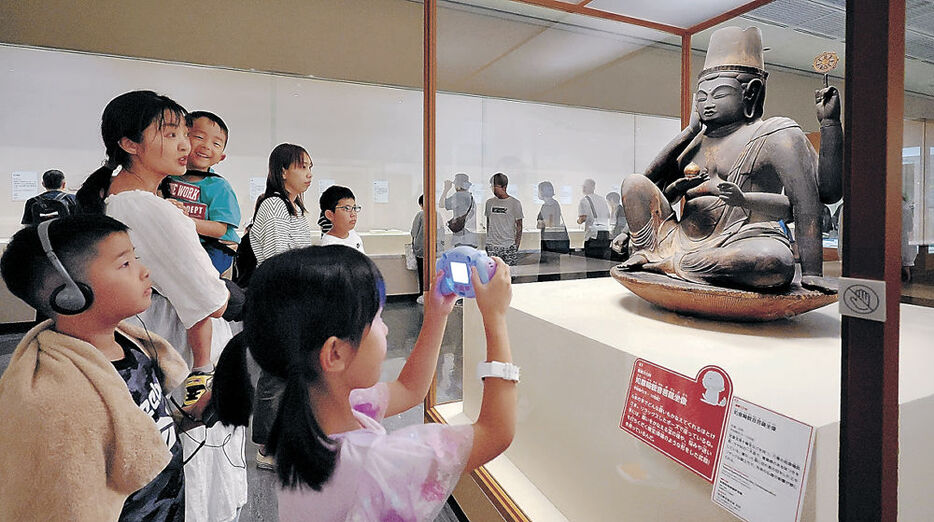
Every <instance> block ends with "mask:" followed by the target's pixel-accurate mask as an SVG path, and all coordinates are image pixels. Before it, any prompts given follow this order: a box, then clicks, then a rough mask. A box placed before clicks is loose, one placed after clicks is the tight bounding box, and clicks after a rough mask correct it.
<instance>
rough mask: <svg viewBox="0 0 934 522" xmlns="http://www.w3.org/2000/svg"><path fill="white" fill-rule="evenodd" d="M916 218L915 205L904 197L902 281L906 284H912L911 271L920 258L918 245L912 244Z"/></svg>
mask: <svg viewBox="0 0 934 522" xmlns="http://www.w3.org/2000/svg"><path fill="white" fill-rule="evenodd" d="M914 217H915V214H914V205H912V204H911V203H909V202H908V198H906V197H905V196H902V281H904V282H905V284H911V269H912V268H914V266H915V258H916V257H918V245H912V244H911V236H912V232H914V221H915V219H914Z"/></svg>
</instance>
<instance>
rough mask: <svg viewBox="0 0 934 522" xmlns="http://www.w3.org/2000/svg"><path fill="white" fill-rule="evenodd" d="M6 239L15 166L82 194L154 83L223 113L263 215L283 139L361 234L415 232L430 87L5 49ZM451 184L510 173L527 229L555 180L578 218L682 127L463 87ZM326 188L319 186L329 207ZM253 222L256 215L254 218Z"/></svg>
mask: <svg viewBox="0 0 934 522" xmlns="http://www.w3.org/2000/svg"><path fill="white" fill-rule="evenodd" d="M0 67H2V69H3V70H4V72H5V74H3V75H2V77H0V98H2V99H4V100H5V101H6V102H7V103H6V104H5V105H6V110H5V114H4V116H3V118H2V119H0V173H2V174H3V176H4V177H5V178H6V179H5V181H4V182H3V183H0V201H3V204H2V205H0V237H4V236H9V235H10V234H12V233H13V232H14V231H15V230H16V229H17V228H18V227H19V220H20V217H21V214H22V207H23V203H22V202H19V201H16V202H14V201H12V198H11V182H10V181H9V180H10V178H11V173H12V172H14V171H32V172H36V173H38V174H39V175H41V173H42V172H43V171H45V170H47V169H49V168H58V169H60V170H62V171H63V172H65V174H66V177H67V183H68V184H69V187H70V188H72V189H76V188H77V187H78V186H79V185H80V183H81V182H82V181H83V179H84V178H85V177H86V176H87V175H88V173H90V172H91V171H93V170H94V169H96V168H97V167H98V166H99V165H100V164H101V162H102V161H103V159H104V152H103V145H102V143H101V138H100V116H101V112H102V111H103V107H104V106H105V105H106V104H107V102H108V101H110V100H111V99H112V98H113V97H114V96H116V95H118V94H120V93H122V92H126V91H128V90H132V89H151V90H155V91H157V92H160V93H164V94H166V95H168V96H170V97H172V98H173V99H175V100H177V101H178V102H179V103H181V104H182V105H183V106H185V107H186V108H188V109H189V110H210V111H212V112H216V113H217V114H219V115H221V117H223V118H224V119H225V120H226V122H227V124H228V126H229V127H230V130H231V134H230V140H229V143H228V148H227V153H228V157H227V159H225V160H224V161H223V162H222V163H220V164H219V165H218V166H217V167H216V170H217V171H218V172H219V173H221V174H222V175H224V176H225V177H226V178H227V179H229V180H230V182H231V184H232V185H233V187H234V190H235V191H236V192H237V195H238V198H239V200H240V204H241V211H242V213H243V215H244V220H247V219H249V216H251V215H252V202H251V201H250V198H249V179H250V177H265V175H266V168H267V167H266V165H267V158H268V154H269V151H270V150H272V148H273V147H274V146H275V145H276V144H278V143H281V142H291V143H297V144H300V145H303V146H305V147H306V148H307V149H308V150H309V152H310V153H311V156H312V159H313V160H314V163H315V167H314V170H313V174H314V176H315V178H316V179H319V180H320V179H333V180H335V181H336V182H337V183H339V184H344V185H347V186H349V187H351V188H352V189H353V190H354V191H355V193H356V194H357V199H358V202H359V203H360V204H362V205H363V206H364V211H363V213H362V215H361V216H360V220H359V221H358V225H357V227H358V229H360V230H361V231H367V230H370V229H401V230H408V228H409V226H410V224H411V219H412V216H413V215H414V213H415V212H416V210H417V204H416V199H417V197H418V195H419V194H420V193H421V183H422V181H421V175H422V100H421V98H422V97H421V93H420V92H419V91H416V90H410V89H402V88H394V87H381V86H374V85H364V84H352V83H342V82H333V81H324V80H315V79H309V78H297V77H291V76H277V75H270V74H264V73H252V72H242V71H232V70H226V69H216V68H208V67H196V66H189V65H178V64H169V63H161V62H151V61H145V60H137V59H126V58H114V57H105V56H98V55H90V54H80V53H72V52H62V51H50V50H40V49H34V48H24V47H14V46H3V45H0ZM437 106H438V118H437V122H438V123H437V125H438V127H437V158H438V160H437V161H438V173H437V177H438V187H437V190H438V191H439V193H440V190H441V188H442V186H443V181H444V179H445V178H448V179H449V178H450V177H451V176H452V175H453V173H454V172H466V173H468V174H469V175H470V177H471V179H472V181H473V182H474V183H475V193H476V194H477V196H478V197H480V198H486V197H489V196H491V193H490V190H489V187H488V180H489V177H490V176H491V175H492V174H493V173H494V172H497V171H502V172H505V173H506V174H507V175H508V176H509V177H510V185H512V187H511V188H512V190H511V192H515V195H516V196H517V197H518V198H519V199H520V200H521V201H522V202H523V206H524V209H525V212H526V224H527V225H528V226H529V227H534V219H533V218H534V215H535V214H536V213H537V211H538V205H537V204H536V198H535V194H534V193H533V192H532V188H531V187H532V185H533V184H537V183H538V182H539V181H542V180H546V179H547V180H550V181H552V183H554V185H555V187H556V191H557V192H558V193H559V196H560V195H561V188H560V187H562V186H567V187H570V188H569V190H570V193H571V198H570V200H565V202H564V203H566V204H565V205H564V212H565V219H566V220H568V221H572V222H573V221H574V214H575V213H576V203H577V200H578V199H579V197H580V185H581V182H582V181H583V179H584V178H588V177H590V178H594V179H595V180H596V181H597V190H598V192H599V193H601V194H605V193H606V192H608V191H611V190H618V189H619V184H620V182H621V181H622V178H623V176H625V175H628V174H630V173H632V172H634V171H638V170H641V169H642V168H644V166H645V164H647V162H648V161H649V160H650V159H651V157H652V156H653V155H654V152H655V151H657V150H658V149H659V148H660V147H661V146H662V145H663V144H664V143H665V142H666V141H667V140H668V139H670V138H671V137H672V136H673V135H674V134H676V133H677V131H678V126H679V123H678V121H677V120H675V119H673V118H663V117H653V116H643V115H638V116H637V115H633V114H627V113H619V112H610V111H602V110H593V109H581V108H572V107H564V106H558V105H547V104H540V103H528V102H516V101H508V100H499V99H490V98H482V97H476V96H468V95H459V94H440V95H439V96H438V104H437ZM376 180H387V181H389V185H390V195H389V203H385V204H377V203H374V201H373V197H372V185H373V181H376ZM318 196H319V185H318V184H317V183H313V184H312V187H311V189H309V191H308V192H307V193H306V196H305V198H306V202H307V203H308V206H309V208H315V209H316V208H317V199H318ZM244 224H245V223H244Z"/></svg>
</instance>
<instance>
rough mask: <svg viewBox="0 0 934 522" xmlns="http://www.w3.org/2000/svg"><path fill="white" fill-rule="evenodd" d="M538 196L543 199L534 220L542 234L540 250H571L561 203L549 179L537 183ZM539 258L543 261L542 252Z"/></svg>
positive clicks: (559, 252)
mask: <svg viewBox="0 0 934 522" xmlns="http://www.w3.org/2000/svg"><path fill="white" fill-rule="evenodd" d="M538 198H539V199H541V200H542V201H543V203H542V208H541V210H539V211H538V218H537V221H536V226H537V227H538V229H539V230H541V234H542V238H541V246H542V252H543V253H544V252H555V253H558V254H567V253H568V252H570V251H571V239H570V238H569V237H568V228H567V226H566V225H565V224H564V217H563V216H562V215H561V205H560V204H558V202H557V201H556V200H555V187H554V185H552V184H551V182H550V181H542V182H541V183H539V184H538ZM541 260H542V262H545V255H544V254H543V255H542V256H541Z"/></svg>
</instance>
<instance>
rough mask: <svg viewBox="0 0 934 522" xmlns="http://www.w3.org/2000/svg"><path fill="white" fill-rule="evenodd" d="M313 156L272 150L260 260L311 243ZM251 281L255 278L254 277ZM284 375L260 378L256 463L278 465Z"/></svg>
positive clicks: (259, 213) (253, 235)
mask: <svg viewBox="0 0 934 522" xmlns="http://www.w3.org/2000/svg"><path fill="white" fill-rule="evenodd" d="M311 167H312V162H311V156H310V155H309V154H308V151H306V150H305V149H304V148H303V147H300V146H298V145H292V144H291V143H282V144H280V145H277V146H276V148H274V149H272V152H271V153H270V154H269V172H268V173H267V175H266V192H264V193H263V195H262V196H260V197H259V199H258V200H257V202H256V213H255V215H254V217H253V226H252V227H251V228H250V245H251V246H252V247H253V252H254V253H255V254H256V266H257V267H259V266H260V265H262V264H263V263H264V262H266V261H267V260H269V259H270V258H272V257H273V256H275V255H277V254H281V253H283V252H286V251H288V250H292V249H293V248H300V247H305V246H309V245H311V229H309V227H308V220H307V219H305V213H306V210H305V202H304V200H303V198H302V194H304V193H305V191H306V190H308V187H309V186H311V177H312V176H311ZM250 281H251V282H250V284H251V285H252V284H253V283H252V281H253V280H252V278H251V279H250ZM284 391H285V381H283V380H282V379H279V378H278V377H276V376H275V375H272V374H270V373H268V372H266V371H260V376H259V381H258V382H257V383H256V405H255V406H254V408H253V410H254V411H255V412H256V415H255V417H254V418H253V442H254V443H256V446H257V450H256V466H257V467H258V468H260V469H274V468H275V465H276V463H275V460H274V459H273V458H272V456H271V455H268V454H267V453H266V441H267V439H268V438H269V430H270V429H271V428H272V421H273V420H275V412H276V410H277V409H278V407H279V401H280V398H281V397H282V393H283V392H284Z"/></svg>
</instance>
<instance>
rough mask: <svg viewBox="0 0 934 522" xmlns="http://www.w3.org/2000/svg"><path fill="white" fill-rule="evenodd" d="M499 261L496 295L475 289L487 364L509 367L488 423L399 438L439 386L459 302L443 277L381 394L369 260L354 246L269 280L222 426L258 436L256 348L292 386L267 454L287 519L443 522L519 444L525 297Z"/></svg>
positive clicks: (227, 371) (377, 310) (233, 356)
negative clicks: (253, 410) (515, 328)
mask: <svg viewBox="0 0 934 522" xmlns="http://www.w3.org/2000/svg"><path fill="white" fill-rule="evenodd" d="M494 259H495V261H496V273H495V275H494V276H493V278H492V279H491V281H490V282H489V283H487V284H485V285H484V284H482V283H481V282H480V277H479V276H478V275H477V272H476V269H473V270H472V274H471V278H472V282H473V285H474V289H475V291H476V295H477V305H478V307H479V308H480V313H481V314H482V316H483V324H484V329H485V331H486V342H487V361H499V362H501V363H509V364H504V365H501V366H497V367H498V368H499V367H501V368H504V369H508V370H509V371H504V372H503V373H500V374H497V373H487V374H485V375H486V376H487V379H486V380H485V381H484V393H483V400H482V403H481V406H480V414H479V416H478V418H477V422H476V423H474V424H467V425H457V426H455V425H442V424H421V425H415V426H409V427H406V428H403V429H401V430H399V431H397V432H394V433H391V434H388V433H387V432H386V430H385V428H383V426H382V425H381V424H380V421H381V420H382V419H383V418H384V417H386V416H390V415H395V414H398V413H400V412H403V411H405V410H407V409H409V408H411V407H413V406H416V405H418V404H420V403H421V402H422V401H423V400H424V399H425V396H426V394H427V393H428V389H429V386H430V385H431V379H432V375H433V374H434V371H435V367H436V365H437V362H438V352H439V350H440V347H441V339H442V337H443V335H444V329H445V325H446V323H447V317H448V314H449V313H450V312H451V309H452V308H453V307H454V302H455V300H456V298H457V296H456V295H453V294H452V295H449V296H443V295H441V293H440V292H439V290H438V282H439V280H440V278H441V276H442V274H441V273H439V274H437V275H436V276H435V280H434V284H432V285H431V290H430V291H429V293H428V295H427V299H426V303H425V317H424V321H423V323H422V329H421V333H420V334H419V336H418V339H417V340H416V342H415V346H414V348H413V349H412V353H411V355H410V356H409V358H408V360H407V361H406V363H405V366H404V367H403V368H402V371H401V373H400V374H399V377H398V378H397V379H396V380H394V381H391V382H377V381H378V380H379V377H380V366H381V364H382V362H383V359H384V358H385V356H386V334H387V331H388V329H387V327H386V325H385V323H384V322H383V319H382V309H383V303H384V301H385V285H384V283H383V280H382V276H381V275H380V273H379V270H378V269H377V268H376V265H374V264H373V262H372V261H371V260H370V259H369V258H367V257H366V256H365V255H364V254H361V253H360V252H358V251H356V250H354V249H351V248H334V247H310V248H303V249H299V250H293V251H290V252H287V253H285V254H282V255H280V256H277V257H276V258H274V259H271V260H269V261H267V262H266V263H265V264H264V265H263V266H261V267H258V268H257V270H256V273H255V274H254V276H253V277H254V279H253V282H252V283H251V284H250V287H249V289H248V290H247V306H246V307H245V313H244V330H243V332H242V333H241V334H238V335H237V336H236V337H234V339H233V340H232V341H231V343H230V344H229V345H228V346H227V349H226V350H225V352H224V356H223V358H222V359H221V361H220V362H219V364H218V372H217V378H216V381H215V388H214V390H215V394H216V397H217V399H218V414H219V416H220V419H221V422H230V423H234V424H238V425H242V424H245V423H246V422H247V421H248V419H249V413H250V411H249V406H250V402H249V398H248V397H249V392H251V391H252V390H249V382H250V380H249V376H248V375H246V364H245V362H246V361H245V359H246V356H245V348H246V347H248V348H249V350H250V353H251V354H252V355H253V358H254V359H255V360H256V362H257V363H258V364H259V365H260V367H261V368H263V369H264V370H266V371H268V372H271V373H274V374H275V375H278V376H279V377H280V378H282V379H283V380H285V381H286V382H287V383H288V384H287V387H286V392H285V395H284V396H283V398H282V404H281V406H280V407H279V409H278V411H277V413H276V421H275V424H274V425H273V429H272V432H271V434H270V438H269V446H268V447H269V449H270V451H272V452H274V453H275V456H276V461H277V465H278V478H279V484H280V490H279V494H278V496H279V519H280V520H283V521H291V520H316V521H344V520H412V521H415V520H419V521H426V520H427V521H431V520H434V517H435V516H436V515H437V513H438V512H439V511H440V510H441V508H442V507H443V506H444V503H445V501H446V500H447V498H448V496H449V495H450V494H451V490H452V489H453V488H454V485H455V484H456V483H457V481H458V479H459V478H460V476H461V475H462V474H463V473H468V472H470V471H471V470H473V469H475V468H477V467H478V466H481V465H483V464H484V463H486V462H488V461H489V460H491V459H493V458H494V457H496V456H497V455H499V454H500V453H502V452H503V451H504V450H505V449H506V448H507V447H508V446H509V444H510V443H511V441H512V437H513V435H514V432H515V424H516V394H517V391H516V381H517V380H518V371H517V368H515V367H514V366H512V364H511V361H512V359H511V354H510V350H509V340H508V334H507V330H506V318H505V316H506V310H507V308H508V306H509V301H510V299H511V295H512V289H511V286H510V282H509V280H510V278H509V267H508V266H507V265H506V264H505V263H503V261H502V260H501V259H499V258H494ZM497 375H498V377H497ZM481 376H484V374H483V373H481ZM513 379H514V380H513ZM245 390H246V393H244V391H245Z"/></svg>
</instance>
